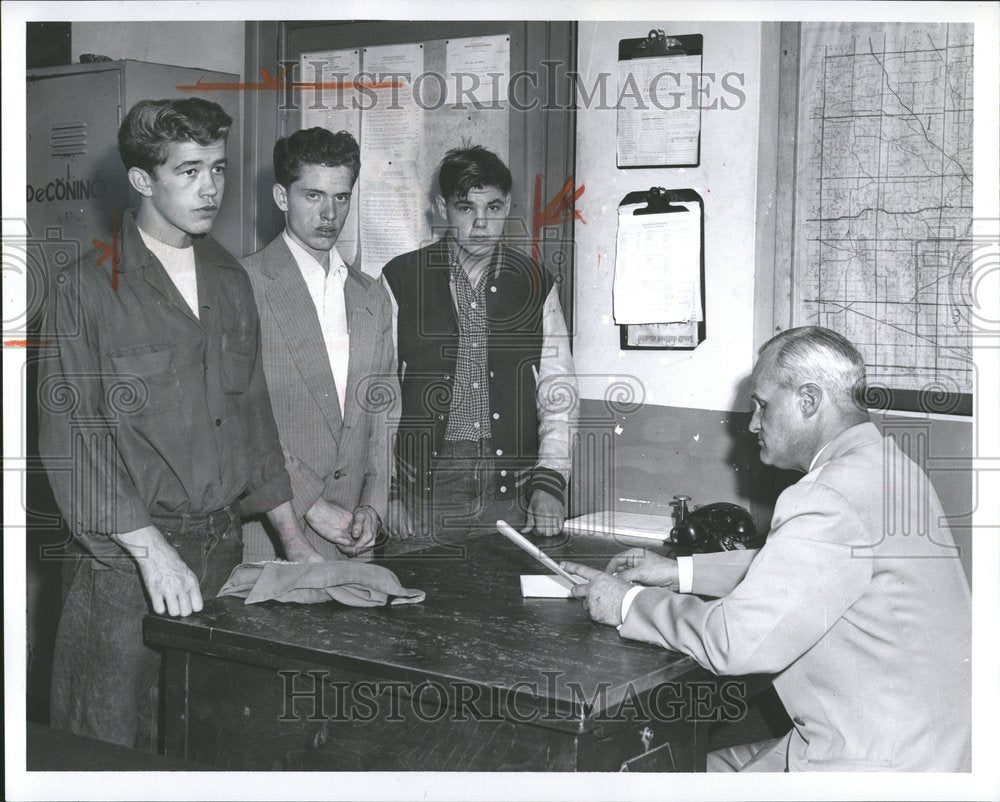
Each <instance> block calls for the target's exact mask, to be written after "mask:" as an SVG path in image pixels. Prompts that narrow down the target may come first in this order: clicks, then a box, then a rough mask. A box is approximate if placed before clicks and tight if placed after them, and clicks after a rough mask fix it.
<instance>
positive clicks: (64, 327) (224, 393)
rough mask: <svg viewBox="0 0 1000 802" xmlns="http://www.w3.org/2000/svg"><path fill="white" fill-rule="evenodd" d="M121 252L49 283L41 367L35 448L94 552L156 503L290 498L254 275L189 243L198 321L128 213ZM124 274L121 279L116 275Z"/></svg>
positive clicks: (266, 504) (202, 508) (107, 547)
mask: <svg viewBox="0 0 1000 802" xmlns="http://www.w3.org/2000/svg"><path fill="white" fill-rule="evenodd" d="M121 243H122V245H121V258H120V263H119V264H118V266H117V269H115V268H114V267H113V266H112V264H111V262H112V260H111V259H110V258H109V259H107V260H105V263H104V265H103V266H102V267H98V266H97V265H96V264H94V263H92V262H88V263H86V264H83V263H78V264H74V265H70V266H69V267H67V268H66V269H65V270H63V271H62V272H60V273H58V274H57V275H55V276H54V278H53V279H52V281H51V282H50V288H51V289H50V296H49V299H48V304H47V307H46V320H45V326H44V333H43V340H44V341H45V342H46V344H47V345H48V346H49V347H46V348H42V349H40V360H41V361H40V365H39V386H38V400H39V446H40V448H39V450H40V453H41V455H42V458H43V460H44V462H45V467H46V470H47V472H48V476H49V482H50V484H51V485H52V489H53V492H54V493H55V497H56V500H57V502H58V503H59V507H60V509H61V510H62V513H63V517H64V518H65V519H66V522H67V525H68V526H69V527H70V529H71V530H72V531H73V532H74V533H75V534H76V535H77V537H78V538H79V539H81V540H82V541H83V542H84V545H86V546H87V548H88V549H89V550H91V551H92V552H94V553H97V554H98V555H107V556H117V555H121V554H122V553H123V552H122V551H121V550H120V549H119V547H118V546H117V545H116V544H114V543H113V542H112V541H111V540H110V539H109V538H108V537H107V535H109V534H113V533H122V532H128V531H132V530H135V529H139V528H141V527H144V526H149V525H150V524H151V523H152V521H151V515H179V514H184V513H205V512H211V511H214V510H218V509H221V508H223V507H226V506H228V505H231V504H233V503H234V502H236V501H240V506H241V507H242V508H243V510H244V511H245V512H264V511H267V510H270V509H273V508H274V507H276V506H278V505H280V504H281V503H283V502H285V501H288V500H289V499H291V497H292V493H291V484H290V481H289V478H288V473H287V471H286V470H285V461H284V456H283V455H282V451H281V444H280V442H279V440H278V432H277V428H276V427H275V424H274V418H273V417H272V415H271V404H270V400H269V399H268V394H267V385H266V383H265V379H264V371H263V368H262V365H261V356H260V324H259V321H258V317H257V307H256V306H255V304H254V298H253V291H252V290H251V287H250V280H249V278H248V277H247V275H246V273H245V272H244V271H243V268H242V267H240V265H239V263H237V262H236V260H235V259H234V258H233V257H232V256H231V255H230V254H229V252H228V251H226V250H225V249H224V248H222V246H220V245H219V244H218V243H217V242H215V240H213V239H212V238H211V237H209V236H205V237H200V238H196V239H195V241H194V249H195V262H196V270H197V282H198V305H199V312H200V320H199V318H197V317H195V316H194V314H193V313H192V312H191V310H190V308H189V307H188V305H187V303H186V302H185V301H184V299H183V298H182V296H181V295H180V293H179V292H178V290H177V288H176V287H175V286H174V283H173V282H172V281H171V280H170V277H169V276H168V275H167V273H166V271H165V270H164V269H163V266H162V265H161V264H160V262H159V260H158V259H157V258H156V257H155V256H154V255H153V254H152V253H151V252H150V251H149V249H148V248H146V245H145V243H144V242H143V241H142V237H141V236H140V234H139V229H138V228H137V227H136V224H135V217H134V213H133V212H127V213H126V214H125V215H124V219H123V220H122V231H121ZM116 285H117V286H116Z"/></svg>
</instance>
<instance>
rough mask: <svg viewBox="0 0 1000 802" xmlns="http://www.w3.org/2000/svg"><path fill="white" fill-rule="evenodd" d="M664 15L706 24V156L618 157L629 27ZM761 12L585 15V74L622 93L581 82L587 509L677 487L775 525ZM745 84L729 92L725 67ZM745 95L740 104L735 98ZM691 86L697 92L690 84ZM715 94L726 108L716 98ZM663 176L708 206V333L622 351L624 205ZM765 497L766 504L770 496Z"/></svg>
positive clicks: (642, 500)
mask: <svg viewBox="0 0 1000 802" xmlns="http://www.w3.org/2000/svg"><path fill="white" fill-rule="evenodd" d="M651 28H662V29H663V30H665V31H666V32H667V33H668V34H677V35H683V34H689V33H700V34H702V36H703V37H704V46H703V53H704V55H703V60H702V70H703V72H704V73H706V74H709V75H711V74H714V76H715V80H714V81H712V80H711V79H707V78H706V79H705V80H704V81H703V84H702V85H703V86H708V87H709V90H708V94H707V96H704V97H702V98H701V99H700V101H699V103H700V105H701V106H702V107H703V111H702V128H701V166H699V167H695V168H657V169H642V168H640V169H627V170H621V169H618V168H617V167H616V159H615V141H614V132H615V129H616V111H615V109H614V105H615V101H616V99H617V84H618V81H617V65H618V61H617V53H618V41H619V39H625V38H635V37H639V36H644V35H645V34H646V33H647V32H648V31H649V29H651ZM761 37H762V26H761V24H760V23H754V22H750V23H724V22H723V23H718V22H716V23H669V24H668V23H666V22H641V23H632V22H630V23H607V22H601V23H594V22H581V23H580V27H579V45H578V70H579V71H580V73H581V77H580V85H582V86H583V87H584V88H586V90H587V91H588V92H590V91H592V89H593V87H594V86H595V85H598V82H599V80H600V76H601V74H608V75H609V76H610V78H609V79H608V82H607V83H608V87H609V92H608V101H609V102H607V103H604V104H599V103H597V102H595V101H591V102H590V103H586V102H584V101H583V99H582V98H581V97H580V96H579V94H578V107H579V111H578V113H577V156H576V158H577V184H578V185H579V184H585V185H586V191H585V193H584V195H583V196H582V197H581V199H580V202H579V206H578V208H580V209H582V212H583V217H584V220H585V221H586V223H585V224H577V226H576V277H575V281H576V329H575V341H574V350H575V359H576V365H577V369H578V371H579V373H580V374H581V376H580V389H581V394H582V396H583V399H584V401H583V405H582V411H583V419H584V421H585V424H584V430H585V431H584V432H583V433H582V438H583V440H582V441H581V448H580V449H579V450H578V451H579V453H578V454H577V467H578V471H579V472H578V473H577V475H576V476H575V477H574V483H573V508H574V510H573V511H574V512H584V511H588V510H593V509H596V508H600V507H607V506H615V507H617V508H620V509H630V510H636V511H648V512H654V513H659V514H665V513H669V508H668V507H667V506H666V504H667V502H668V501H669V500H670V498H671V496H672V495H674V494H678V493H683V494H686V495H690V496H692V497H693V498H694V501H695V503H702V504H703V503H707V502H711V501H733V502H737V503H741V504H744V505H745V506H748V507H751V508H752V509H753V511H754V513H755V517H756V518H757V519H758V523H759V524H760V525H762V526H766V525H767V521H768V519H769V517H770V505H771V504H773V496H774V495H775V492H774V487H775V482H773V481H765V480H762V479H761V478H760V474H761V470H762V468H761V466H760V464H759V462H758V461H757V460H756V448H755V445H754V443H755V441H754V440H753V439H752V438H749V437H748V436H747V433H746V424H747V422H748V419H749V416H748V414H747V412H748V410H749V398H748V376H749V373H750V370H751V368H752V366H753V346H754V343H753V332H754V302H753V299H754V272H755V236H756V233H755V232H756V220H757V215H758V210H757V195H758V188H757V183H758V131H759V127H760V120H761V104H762V96H763V97H764V101H763V102H764V103H765V108H766V107H767V105H766V104H767V102H768V101H767V98H768V97H772V96H773V97H776V92H777V85H776V82H775V81H771V84H767V83H766V82H765V83H764V85H763V89H762V81H761V71H760V64H761V50H762V45H761ZM727 73H734V74H735V76H739V77H735V76H731V77H730V78H729V79H728V81H729V84H730V85H731V86H736V87H738V88H739V89H740V91H741V92H742V93H743V94H744V96H745V99H744V100H743V101H742V102H740V99H739V97H737V96H736V95H734V94H733V93H730V92H726V93H725V94H724V93H723V88H722V85H721V78H722V76H723V75H726V74H727ZM723 99H724V100H725V103H726V105H729V106H733V105H737V106H738V108H729V109H724V108H722V105H723V102H722V101H723ZM686 100H689V98H686ZM713 101H714V102H715V103H714V104H715V105H716V106H717V108H715V109H712V108H706V107H710V106H712V105H713ZM651 186H662V187H666V188H668V189H674V188H677V189H682V188H690V189H694V190H695V191H697V192H698V193H699V194H700V195H701V197H702V199H703V201H704V209H705V308H706V315H705V318H706V333H707V337H706V340H705V342H703V343H702V344H701V345H700V346H698V348H697V349H695V350H694V351H644V352H643V351H622V350H620V348H619V329H618V327H617V326H616V325H615V324H614V319H613V316H612V286H613V280H614V270H615V237H616V232H617V227H618V221H617V211H616V208H617V206H618V203H619V202H620V201H621V199H622V198H623V197H624V196H625V195H626V194H628V193H629V192H632V191H635V190H644V189H648V188H649V187H651ZM757 507H759V509H756V508H757Z"/></svg>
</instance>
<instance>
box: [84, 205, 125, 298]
mask: <svg viewBox="0 0 1000 802" xmlns="http://www.w3.org/2000/svg"><path fill="white" fill-rule="evenodd" d="M90 244H91V245H93V246H94V247H95V248H97V249H98V250H99V251H100V252H101V255H100V256H98V257H97V266H98V267H100V266H101V265H103V264H104V261H105V260H106V259H107V258H108V257H109V256H110V257H111V289H113V290H114V291H115V292H118V264H119V261H120V260H121V253H120V252H119V250H118V212H114V213H112V215H111V244H110V245H108V244H107V243H106V242H101V240H99V239H92V240H91V241H90Z"/></svg>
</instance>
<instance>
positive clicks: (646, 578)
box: [605, 549, 679, 592]
mask: <svg viewBox="0 0 1000 802" xmlns="http://www.w3.org/2000/svg"><path fill="white" fill-rule="evenodd" d="M605 570H606V571H607V572H608V573H609V574H613V575H615V576H617V577H618V578H619V579H624V580H626V581H627V582H638V583H639V584H640V585H649V586H650V587H653V586H655V587H659V588H670V590H672V591H675V592H676V591H677V590H678V589H679V585H678V579H677V560H675V559H674V558H673V557H661V556H660V555H659V554H653V553H652V552H650V551H648V550H647V549H629V550H628V551H623V552H622V553H621V554H619V555H617V556H615V557H612V558H611V562H609V563H608V567H607V568H606V569H605Z"/></svg>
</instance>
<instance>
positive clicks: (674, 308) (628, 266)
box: [614, 202, 702, 325]
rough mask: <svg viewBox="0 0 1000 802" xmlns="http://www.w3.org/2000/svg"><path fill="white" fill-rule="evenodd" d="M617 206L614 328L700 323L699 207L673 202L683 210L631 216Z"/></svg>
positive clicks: (629, 207)
mask: <svg viewBox="0 0 1000 802" xmlns="http://www.w3.org/2000/svg"><path fill="white" fill-rule="evenodd" d="M645 206H646V204H645V202H643V203H636V204H630V205H627V206H620V207H618V241H617V248H616V251H615V283H614V316H615V323H617V324H618V325H624V324H636V323H686V322H689V321H692V320H693V321H700V320H701V317H702V315H701V213H700V209H701V206H700V204H698V203H672V204H671V206H673V207H675V208H680V209H683V211H676V212H668V213H662V214H640V215H636V214H633V212H634V211H635V210H636V209H642V208H645Z"/></svg>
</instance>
